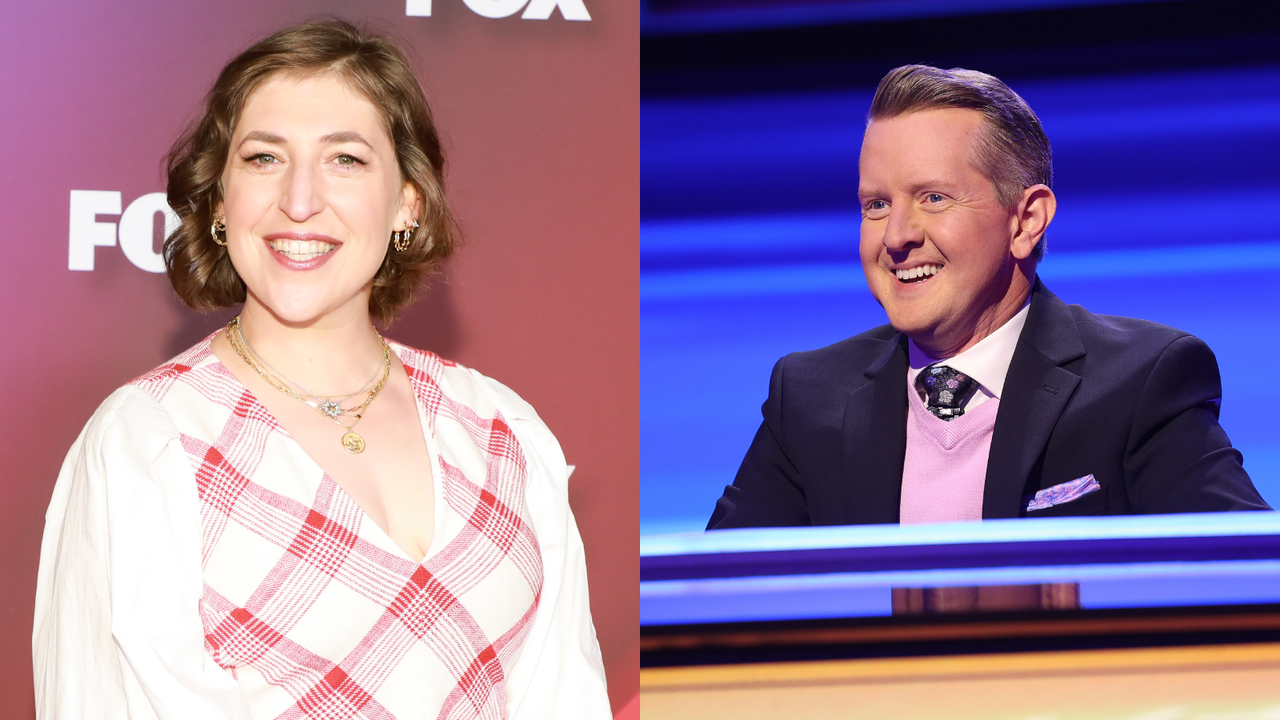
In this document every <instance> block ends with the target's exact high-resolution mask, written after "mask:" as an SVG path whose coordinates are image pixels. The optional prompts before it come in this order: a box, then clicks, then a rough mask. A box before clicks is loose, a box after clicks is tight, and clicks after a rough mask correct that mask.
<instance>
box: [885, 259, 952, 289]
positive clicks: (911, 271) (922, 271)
mask: <svg viewBox="0 0 1280 720" xmlns="http://www.w3.org/2000/svg"><path fill="white" fill-rule="evenodd" d="M941 270H942V266H941V265H934V264H931V263H929V264H925V265H917V266H915V267H911V268H898V269H896V270H891V272H892V273H893V274H894V276H895V277H897V278H898V282H900V283H904V284H905V283H919V282H924V281H925V280H928V279H930V278H932V277H933V276H934V275H937V274H938V273H939V272H940V271H941Z"/></svg>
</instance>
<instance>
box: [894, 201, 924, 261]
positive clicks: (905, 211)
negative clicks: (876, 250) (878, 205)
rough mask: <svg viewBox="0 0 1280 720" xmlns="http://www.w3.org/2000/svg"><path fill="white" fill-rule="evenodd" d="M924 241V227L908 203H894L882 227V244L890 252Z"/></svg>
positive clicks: (905, 248) (906, 248)
mask: <svg viewBox="0 0 1280 720" xmlns="http://www.w3.org/2000/svg"><path fill="white" fill-rule="evenodd" d="M923 243H924V228H923V227H922V225H921V223H920V218H919V217H918V216H917V213H915V212H913V210H912V208H911V207H910V206H909V205H908V206H907V207H902V206H901V205H895V206H893V207H891V208H890V209H889V221H888V222H887V223H885V227H884V246H885V247H886V248H887V249H888V250H889V251H890V252H897V251H901V250H909V249H910V248H912V247H915V246H918V245H921V244H923Z"/></svg>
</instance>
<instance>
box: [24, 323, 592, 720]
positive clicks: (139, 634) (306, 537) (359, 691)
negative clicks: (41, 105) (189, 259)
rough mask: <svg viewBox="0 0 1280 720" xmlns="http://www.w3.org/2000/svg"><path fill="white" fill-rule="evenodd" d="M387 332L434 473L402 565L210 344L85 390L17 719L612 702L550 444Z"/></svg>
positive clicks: (563, 474)
mask: <svg viewBox="0 0 1280 720" xmlns="http://www.w3.org/2000/svg"><path fill="white" fill-rule="evenodd" d="M392 347H393V348H394V349H395V351H396V353H397V355H398V356H399V357H400V359H401V361H402V363H403V364H404V367H405V370H406V371H407V372H408V374H409V377H410V381H411V383H412V384H413V387H414V391H415V395H416V396H417V399H418V407H419V414H420V418H421V420H422V426H423V431H424V435H425V437H426V440H427V446H428V450H429V453H430V455H431V460H432V463H433V468H434V470H435V472H434V475H435V477H436V482H435V483H434V485H435V499H436V502H435V513H436V523H435V527H436V532H435V536H434V537H433V539H432V543H431V547H430V548H429V549H428V551H427V555H426V557H425V558H424V559H423V561H422V562H421V563H420V564H419V563H415V562H413V561H412V560H411V559H409V558H408V556H407V555H405V554H404V552H403V551H402V550H401V549H400V548H399V547H398V546H397V545H396V544H395V543H394V542H393V541H392V540H391V539H390V538H388V537H387V536H386V534H385V533H384V532H382V530H381V529H380V528H378V527H377V525H376V524H375V523H373V522H372V521H371V520H369V519H368V517H367V516H365V515H364V513H363V512H362V511H361V510H360V509H359V507H358V506H357V505H356V504H355V502H354V501H353V500H351V498H350V497H348V496H347V495H346V494H345V493H344V492H343V491H342V490H341V489H340V488H339V487H338V486H337V484H336V483H335V482H333V480H332V479H331V478H329V476H328V475H326V474H325V473H324V471H323V470H321V469H320V468H319V466H317V465H316V464H315V463H314V461H312V460H311V459H310V457H309V456H307V455H306V454H305V453H304V452H303V451H302V449H301V447H300V446H299V445H298V444H297V442H295V441H294V440H293V439H292V438H291V437H290V436H289V435H288V433H287V432H285V431H284V429H283V428H281V427H280V426H279V425H278V424H277V423H276V422H275V420H274V418H272V417H271V415H270V413H268V412H266V410H265V408H263V407H262V406H261V404H259V403H258V401H257V399H256V398H254V397H253V395H252V393H250V392H249V391H248V390H247V389H246V388H245V387H244V386H243V385H242V384H241V383H240V382H239V381H238V380H236V378H235V377H234V375H232V374H231V373H230V372H229V371H228V370H227V369H226V368H225V367H224V366H223V365H222V364H221V363H220V362H218V360H217V358H216V357H215V356H214V355H213V353H212V352H211V351H210V347H209V340H208V339H206V340H205V341H204V342H202V343H201V344H199V345H197V346H195V347H194V348H192V349H191V350H189V351H187V352H186V353H184V354H183V355H181V356H179V357H178V358H175V359H174V360H173V361H171V362H170V363H167V364H165V365H163V366H161V367H160V368H157V369H156V370H154V371H152V372H151V373H148V374H147V375H144V376H142V377H141V378H138V379H137V380H135V381H133V382H132V383H130V384H129V385H127V386H125V387H123V388H121V389H120V390H117V391H116V392H115V393H113V394H112V395H111V396H110V397H108V398H107V400H106V401H105V402H104V403H103V404H102V406H101V407H99V409H98V411H97V412H96V413H95V414H94V416H93V417H92V418H91V419H90V420H89V423H88V424H87V425H86V426H85V428H84V431H83V432H81V434H80V437H79V438H78V439H77V440H76V442H75V444H74V445H73V446H72V448H71V451H70V452H69V453H68V455H67V459H66V461H65V462H64V463H63V466H62V471H61V473H60V474H59V476H58V481H57V484H56V486H55V488H54V492H53V499H52V501H51V503H50V506H49V511H48V514H47V516H46V524H45V531H44V540H43V545H42V548H41V556H40V572H39V580H38V584H37V590H36V614H35V629H34V633H33V638H32V647H33V653H34V662H35V685H36V714H37V717H38V718H40V719H41V720H51V719H54V718H88V717H93V718H103V719H104V720H116V719H124V718H129V719H130V720H142V719H143V718H146V719H148V720H149V719H151V718H164V719H173V720H197V719H200V718H209V719H211V720H212V719H213V718H218V719H219V720H229V719H237V720H238V719H242V718H258V719H261V718H370V719H373V718H386V719H390V718H400V719H402V720H403V719H406V718H423V719H425V718H459V719H461V718H510V719H511V720H529V719H533V718H584V719H597V718H598V719H600V720H605V719H607V718H609V717H611V714H610V710H609V702H608V697H607V694H606V691H605V679H604V667H603V664H602V662H601V659H600V650H599V647H598V645H597V642H596V638H595V630H594V628H593V626H592V624H591V616H590V610H589V606H588V595H587V580H586V566H585V561H584V557H583V549H582V541H581V538H580V537H579V535H578V531H577V527H576V525H575V523H574V520H573V515H572V512H571V511H570V509H569V504H568V496H567V487H568V469H567V466H566V465H565V460H564V456H563V454H562V452H561V450H560V446H559V443H557V442H556V439H555V437H554V436H553V435H552V434H551V432H550V430H549V429H548V428H547V427H546V425H545V424H543V423H542V421H541V420H540V419H539V418H538V416H537V414H536V413H534V411H533V409H532V408H531V407H530V406H529V405H528V404H527V403H525V402H524V401H523V400H521V399H520V398H519V397H518V396H516V394H515V393H513V392H512V391H511V390H509V389H508V388H506V387H505V386H503V385H501V384H499V383H497V382H495V381H493V380H491V379H489V378H486V377H484V376H483V375H480V374H479V373H477V372H475V371H473V370H468V369H466V368H463V367H461V366H458V365H455V364H453V363H449V362H446V361H443V360H441V359H440V358H438V357H436V356H435V355H432V354H430V353H425V352H422V351H418V350H413V349H410V348H407V347H404V346H400V345H394V344H393V346H392Z"/></svg>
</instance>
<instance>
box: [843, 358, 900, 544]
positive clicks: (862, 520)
mask: <svg viewBox="0 0 1280 720" xmlns="http://www.w3.org/2000/svg"><path fill="white" fill-rule="evenodd" d="M863 374H864V375H866V376H867V378H868V382H866V383H865V384H864V385H862V386H861V387H859V388H858V389H857V390H854V391H853V392H851V393H849V395H848V397H847V398H846V401H845V410H844V433H843V434H844V453H843V455H844V456H843V458H842V459H843V470H844V471H843V473H842V475H843V482H842V483H841V486H842V487H843V489H844V508H845V522H846V523H849V524H875V523H896V522H898V509H899V503H900V497H901V494H902V463H903V460H904V459H905V458H906V453H907V349H906V338H905V337H904V336H903V335H902V334H901V333H899V334H898V335H897V336H895V338H894V340H893V341H892V342H890V343H889V345H888V347H886V348H885V350H884V352H882V353H881V354H880V356H879V357H877V358H876V360H875V362H873V363H871V365H870V366H869V367H868V368H867V369H866V370H865V371H864V373H863Z"/></svg>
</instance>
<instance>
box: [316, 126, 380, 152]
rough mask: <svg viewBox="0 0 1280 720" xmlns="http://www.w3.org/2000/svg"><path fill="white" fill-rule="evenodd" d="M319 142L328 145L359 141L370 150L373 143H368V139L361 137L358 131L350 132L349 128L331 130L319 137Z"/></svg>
mask: <svg viewBox="0 0 1280 720" xmlns="http://www.w3.org/2000/svg"><path fill="white" fill-rule="evenodd" d="M320 142H321V144H324V145H330V144H334V143H345V142H355V143H360V144H362V145H365V146H366V147H368V148H369V149H370V150H372V149H373V144H372V143H370V142H369V141H368V140H365V139H364V138H363V137H361V136H360V133H358V132H352V131H350V130H343V131H341V132H331V133H329V134H328V135H325V136H323V137H321V138H320Z"/></svg>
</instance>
